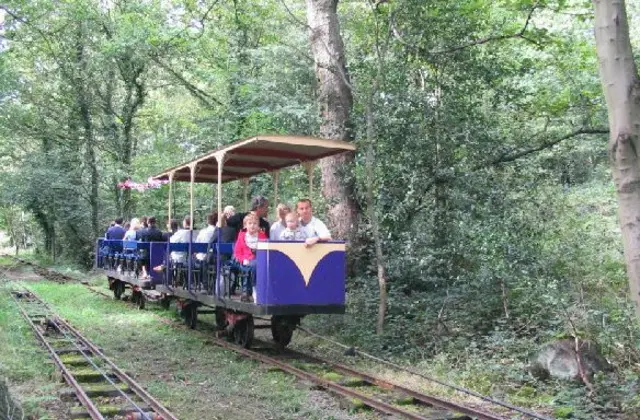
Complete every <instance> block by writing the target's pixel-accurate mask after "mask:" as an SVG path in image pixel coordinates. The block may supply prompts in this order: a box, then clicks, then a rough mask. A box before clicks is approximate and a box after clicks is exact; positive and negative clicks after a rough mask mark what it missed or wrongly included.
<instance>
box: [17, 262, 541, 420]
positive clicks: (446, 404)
mask: <svg viewBox="0 0 640 420" xmlns="http://www.w3.org/2000/svg"><path fill="white" fill-rule="evenodd" d="M8 256H9V257H12V258H15V257H13V256H11V255H8ZM16 259H17V258H16ZM21 262H22V261H21ZM61 276H62V277H64V278H65V279H68V280H75V279H72V278H71V277H68V276H65V275H62V274H61ZM87 287H88V288H89V290H90V291H92V292H94V293H96V294H100V295H102V296H105V297H109V296H108V295H107V294H105V293H102V292H100V291H98V290H94V289H93V288H92V287H90V286H87ZM257 318H258V319H260V317H257ZM300 329H301V330H303V331H304V332H306V333H310V331H306V330H305V329H303V328H300ZM312 334H313V333H312ZM83 338H84V337H83ZM85 340H86V339H85ZM215 344H217V345H219V346H221V347H224V348H227V349H229V350H232V351H235V352H238V353H241V354H243V355H245V356H247V357H250V358H253V359H254V360H258V361H261V362H264V363H268V364H273V365H276V366H278V367H279V368H281V369H282V370H284V371H286V372H289V373H291V374H293V375H294V376H297V377H300V378H302V379H307V380H309V381H311V382H314V383H316V384H318V385H320V386H322V387H324V388H327V389H329V390H331V391H333V392H335V393H338V394H342V395H348V396H351V397H354V398H358V399H360V400H362V401H363V402H364V403H365V404H366V405H369V406H371V407H372V408H375V409H377V410H379V411H381V412H384V413H387V414H392V415H393V414H397V415H401V416H404V417H407V418H414V419H425V417H422V416H419V415H417V414H415V413H412V412H409V411H406V410H402V409H400V408H397V407H394V406H392V405H389V404H387V403H385V402H382V401H379V400H376V399H374V398H371V397H368V396H366V395H363V394H360V393H358V392H356V391H353V390H352V389H350V388H347V387H344V386H342V385H339V384H336V383H334V382H331V381H328V380H325V379H322V378H319V377H317V376H315V375H313V374H310V373H308V372H305V371H303V370H300V369H298V368H295V367H293V366H291V365H288V364H286V363H284V362H281V361H279V360H277V359H274V358H272V357H269V356H265V355H261V354H259V353H255V352H252V351H250V350H246V349H243V348H239V347H236V346H235V345H232V344H229V343H228V342H226V341H224V340H220V339H218V341H215ZM98 351H99V350H98ZM287 351H288V352H293V353H298V354H300V355H301V357H304V358H307V359H309V360H317V361H318V362H319V363H324V364H327V365H329V366H331V367H332V368H333V369H335V370H337V371H342V372H343V373H345V374H348V375H352V376H356V377H360V378H361V379H363V380H364V381H365V382H368V383H371V384H374V385H377V386H380V387H381V388H387V389H392V390H396V391H399V392H402V393H405V394H407V395H408V396H410V397H412V398H414V399H415V400H418V401H421V402H423V403H426V404H430V405H432V406H436V407H440V408H444V409H448V410H452V411H457V412H459V413H462V414H466V415H470V416H474V417H475V418H478V419H482V420H504V419H505V417H501V416H500V415H498V414H495V413H492V412H488V411H483V410H480V409H475V408H472V407H468V406H464V405H461V404H458V403H455V402H453V401H449V400H446V399H443V398H439V397H435V396H430V395H427V394H423V393H420V392H418V391H414V390H411V389H409V388H406V387H404V386H402V385H399V384H395V383H392V382H389V381H387V380H385V379H382V378H379V377H375V376H372V375H369V374H367V373H364V372H361V371H357V370H354V369H352V368H350V367H348V366H345V365H340V364H338V363H334V362H330V361H327V360H323V359H321V358H318V357H316V356H311V355H308V354H304V353H300V352H296V351H294V350H287ZM263 359H264V360H263ZM412 373H413V372H412ZM131 380H132V381H133V379H131ZM123 382H125V381H124V380H123ZM443 385H446V386H450V385H449V384H443ZM132 388H133V387H132ZM351 394H353V395H351ZM478 396H479V397H480V398H482V397H483V396H480V395H478ZM482 399H484V400H487V401H488V402H490V403H494V404H497V405H502V406H504V407H505V408H509V409H512V410H515V411H519V412H521V413H523V414H526V415H530V416H532V417H534V418H539V419H545V420H548V417H543V416H537V415H534V413H530V412H528V411H525V410H522V409H518V408H516V407H513V406H511V405H508V404H504V403H503V404H500V403H498V402H494V401H492V400H491V399H488V398H487V397H484V398H482ZM150 405H152V404H150ZM377 405H380V407H377ZM386 410H389V411H386Z"/></svg>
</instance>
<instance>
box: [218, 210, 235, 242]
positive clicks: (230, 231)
mask: <svg viewBox="0 0 640 420" xmlns="http://www.w3.org/2000/svg"><path fill="white" fill-rule="evenodd" d="M216 232H219V233H216V234H214V236H213V239H214V240H218V235H220V242H222V243H233V242H235V241H236V230H235V229H234V228H232V227H230V226H228V225H227V216H226V214H225V213H222V217H220V220H218V226H217V227H216Z"/></svg>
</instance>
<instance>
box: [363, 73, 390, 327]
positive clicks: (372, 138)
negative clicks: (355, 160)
mask: <svg viewBox="0 0 640 420" xmlns="http://www.w3.org/2000/svg"><path fill="white" fill-rule="evenodd" d="M378 77H380V75H378ZM377 87H378V80H377V78H376V80H374V82H373V87H372V88H371V89H372V91H371V94H370V95H369V97H368V99H367V105H366V114H367V152H366V155H365V173H366V178H367V180H368V182H367V185H366V189H367V193H366V197H367V215H368V218H369V223H371V231H372V233H373V244H374V248H375V255H376V267H377V271H378V289H379V292H378V293H379V300H378V319H377V321H376V333H377V334H382V333H383V332H384V319H385V317H386V315H387V271H386V268H385V267H386V266H385V256H384V252H383V250H382V238H381V235H380V225H379V223H378V213H377V212H376V205H375V200H374V188H375V186H374V182H373V179H374V176H375V174H374V170H373V168H374V166H375V159H376V157H375V147H376V127H375V121H374V115H373V112H374V96H375V94H376V91H377Z"/></svg>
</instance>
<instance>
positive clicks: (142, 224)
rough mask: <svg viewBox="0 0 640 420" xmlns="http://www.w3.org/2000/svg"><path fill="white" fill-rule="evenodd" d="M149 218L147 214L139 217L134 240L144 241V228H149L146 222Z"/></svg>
mask: <svg viewBox="0 0 640 420" xmlns="http://www.w3.org/2000/svg"><path fill="white" fill-rule="evenodd" d="M148 220H149V218H148V217H147V216H142V217H141V218H140V222H139V225H138V230H137V231H136V240H137V241H143V242H146V241H144V239H143V238H144V237H145V236H146V230H147V229H148V228H149V222H148Z"/></svg>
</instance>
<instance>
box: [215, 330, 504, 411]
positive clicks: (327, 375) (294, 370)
mask: <svg viewBox="0 0 640 420" xmlns="http://www.w3.org/2000/svg"><path fill="white" fill-rule="evenodd" d="M214 343H215V344H216V345H218V346H220V347H223V348H225V349H227V350H231V351H233V352H236V353H239V354H241V355H243V356H245V357H247V358H250V359H253V360H256V361H259V362H261V363H264V364H267V365H270V366H274V367H277V368H278V369H280V370H282V371H284V372H287V373H289V374H292V375H294V376H296V377H298V378H300V379H302V380H305V381H308V382H311V383H313V384H315V385H316V386H319V387H321V388H323V389H325V390H327V391H329V392H331V393H333V394H336V395H339V396H342V397H347V398H350V399H351V400H352V401H354V402H357V404H358V405H364V406H366V407H369V408H371V409H374V410H376V411H378V412H380V413H383V414H386V415H391V416H395V417H397V418H406V419H412V420H433V419H443V420H444V419H451V420H453V419H457V420H462V419H482V420H505V419H506V418H505V417H502V416H500V415H498V414H495V413H491V412H488V411H484V410H480V409H477V408H473V407H469V406H466V405H463V404H459V403H457V402H454V401H451V400H447V399H444V398H440V397H435V396H432V395H427V394H424V393H421V392H418V391H414V390H411V389H408V388H405V387H403V386H400V385H397V384H394V383H391V382H389V381H386V380H384V379H381V378H377V377H375V376H373V375H370V374H368V373H365V372H362V371H359V370H356V369H353V368H351V367H348V366H344V365H339V364H337V363H333V362H329V361H327V360H323V359H320V358H317V357H315V356H309V355H307V354H304V353H300V352H297V351H292V350H285V351H279V350H278V349H276V348H274V347H272V346H266V347H264V348H263V349H262V350H248V349H244V348H241V347H239V346H236V345H235V344H231V343H229V342H227V341H225V340H224V339H220V338H217V339H215V340H214ZM269 353H271V354H269Z"/></svg>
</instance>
